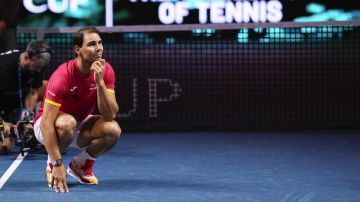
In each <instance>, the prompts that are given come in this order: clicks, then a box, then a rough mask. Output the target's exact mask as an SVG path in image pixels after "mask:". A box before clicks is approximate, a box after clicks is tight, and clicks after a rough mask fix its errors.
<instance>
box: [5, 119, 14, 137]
mask: <svg viewBox="0 0 360 202" xmlns="http://www.w3.org/2000/svg"><path fill="white" fill-rule="evenodd" d="M14 127H15V126H14V125H13V124H11V123H8V122H4V134H5V135H10V133H11V128H14Z"/></svg>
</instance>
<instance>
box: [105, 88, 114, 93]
mask: <svg viewBox="0 0 360 202" xmlns="http://www.w3.org/2000/svg"><path fill="white" fill-rule="evenodd" d="M106 90H107V91H108V92H109V93H112V94H115V90H114V89H109V88H108V89H106Z"/></svg>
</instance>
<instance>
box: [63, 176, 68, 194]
mask: <svg viewBox="0 0 360 202" xmlns="http://www.w3.org/2000/svg"><path fill="white" fill-rule="evenodd" d="M63 185H64V186H65V190H66V192H69V187H68V185H67V182H66V179H65V180H64V182H63Z"/></svg>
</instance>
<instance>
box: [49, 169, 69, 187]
mask: <svg viewBox="0 0 360 202" xmlns="http://www.w3.org/2000/svg"><path fill="white" fill-rule="evenodd" d="M51 187H52V188H54V190H55V192H59V191H58V190H59V189H60V192H64V191H66V192H69V187H68V185H67V182H66V171H65V167H64V165H61V166H54V167H53V170H52V181H51Z"/></svg>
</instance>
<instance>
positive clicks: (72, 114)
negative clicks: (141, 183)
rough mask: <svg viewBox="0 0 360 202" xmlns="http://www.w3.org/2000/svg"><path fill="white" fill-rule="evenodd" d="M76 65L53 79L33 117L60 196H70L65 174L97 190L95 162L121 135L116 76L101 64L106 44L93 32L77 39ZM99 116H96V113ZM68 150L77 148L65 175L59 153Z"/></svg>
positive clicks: (86, 30) (63, 68) (89, 29)
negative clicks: (116, 119)
mask: <svg viewBox="0 0 360 202" xmlns="http://www.w3.org/2000/svg"><path fill="white" fill-rule="evenodd" d="M73 46H74V50H75V52H76V54H77V57H76V58H75V59H72V60H69V61H67V62H65V63H64V64H62V65H60V66H59V67H58V69H57V70H56V71H55V72H54V73H53V74H52V76H51V77H50V79H49V83H48V85H47V89H46V92H45V99H44V104H43V106H42V107H41V108H40V111H39V113H38V114H37V116H36V117H35V125H34V131H35V136H36V137H37V139H38V140H39V142H41V143H42V144H44V145H45V148H46V151H47V152H48V155H49V157H48V162H47V168H46V173H47V178H48V184H49V186H51V187H53V188H54V189H55V191H56V192H57V191H58V189H60V191H61V192H64V191H67V192H68V191H69V188H68V185H67V182H66V172H67V173H68V174H69V175H70V176H72V177H74V178H75V179H76V180H77V181H78V182H80V183H81V184H98V179H97V178H96V177H95V176H94V174H93V171H92V167H93V165H94V163H95V158H96V157H98V156H99V155H101V154H103V153H104V152H106V151H108V150H109V149H111V148H112V147H113V146H114V145H115V144H116V143H117V141H118V139H119V137H120V133H121V129H120V127H119V125H118V123H117V122H116V121H114V119H115V117H116V114H117V112H118V109H119V107H118V104H117V102H116V98H115V91H114V87H115V84H114V83H115V75H114V71H113V69H112V67H111V65H110V64H109V63H107V62H105V60H104V59H103V58H102V54H103V44H102V40H101V38H100V33H99V31H98V30H97V29H96V28H95V27H85V28H83V29H81V30H79V31H78V32H76V33H74V36H73ZM95 109H97V110H96V111H98V113H99V115H92V113H93V112H94V111H95ZM68 146H72V147H76V148H79V149H80V150H81V151H80V153H79V154H78V155H77V156H75V157H74V158H73V159H72V160H71V162H70V163H69V166H68V168H67V170H66V171H65V167H64V165H63V162H62V158H61V153H62V151H64V150H65V149H66V148H67V147H68Z"/></svg>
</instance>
